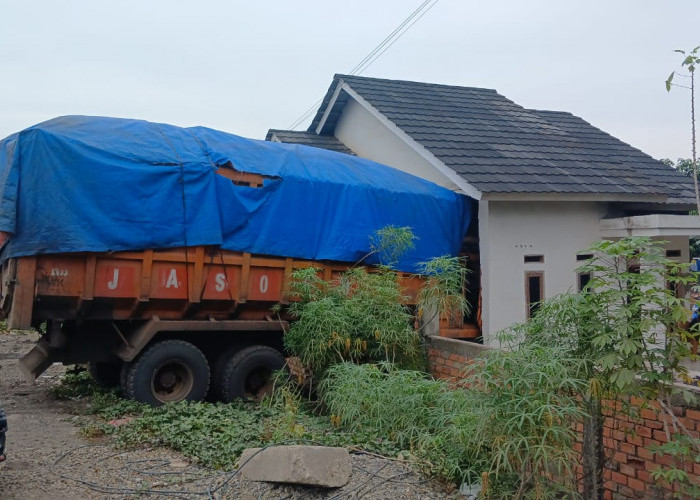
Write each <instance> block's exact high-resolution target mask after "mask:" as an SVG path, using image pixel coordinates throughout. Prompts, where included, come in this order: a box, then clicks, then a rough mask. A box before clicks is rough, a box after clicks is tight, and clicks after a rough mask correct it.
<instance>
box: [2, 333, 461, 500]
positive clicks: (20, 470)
mask: <svg viewBox="0 0 700 500" xmlns="http://www.w3.org/2000/svg"><path fill="white" fill-rule="evenodd" d="M36 338H37V335H36V334H35V333H27V332H0V406H2V407H3V408H4V409H5V411H6V413H7V418H8V428H9V430H8V433H7V460H6V461H5V462H4V463H2V464H0V498H2V499H22V500H34V499H36V500H39V499H41V500H45V499H52V500H62V499H71V500H75V499H82V498H90V499H101V498H110V499H112V498H114V499H116V498H119V499H122V498H146V497H147V498H227V499H228V498H231V499H234V498H235V499H258V498H262V499H273V498H288V499H295V498H304V499H322V498H323V499H344V498H364V499H393V498H402V499H409V500H410V499H415V500H424V499H432V498H455V494H454V493H453V492H452V493H451V492H449V491H448V490H446V489H445V488H443V487H442V486H441V485H439V484H437V483H435V482H433V481H430V480H428V479H426V478H424V477H422V476H421V475H419V474H417V473H415V472H414V471H412V470H410V469H409V468H408V467H407V466H405V465H404V464H402V463H399V462H396V461H392V460H387V459H384V458H379V457H375V456H371V455H366V454H353V456H352V458H353V473H352V476H351V479H350V483H349V484H348V485H346V486H344V487H342V488H338V489H330V490H327V489H321V488H308V487H298V486H297V487H295V486H289V485H280V484H274V483H252V482H249V481H243V480H240V478H238V477H237V475H236V471H212V470H208V469H205V468H202V467H199V466H197V465H195V464H190V463H189V462H188V460H187V459H186V458H185V457H183V456H182V455H180V454H179V453H176V452H174V451H172V450H167V449H162V448H144V449H138V450H129V451H124V450H120V449H117V448H115V447H113V446H112V445H111V444H110V442H109V441H107V440H102V441H93V440H88V439H86V438H84V437H83V436H82V435H81V434H80V429H79V427H78V425H77V424H78V420H79V418H80V417H76V414H79V413H80V410H81V408H82V407H84V406H85V405H86V401H59V400H56V399H55V398H53V396H52V395H51V393H50V388H51V386H52V385H54V384H56V383H57V382H58V380H59V379H60V377H61V376H62V375H63V373H64V372H65V368H64V367H63V366H60V365H53V366H52V367H51V368H50V369H49V370H47V372H46V373H45V374H44V375H42V376H41V377H40V378H39V379H38V380H37V382H36V384H34V385H30V384H27V383H26V382H24V380H23V379H22V377H21V374H20V373H19V369H18V368H17V359H18V358H19V357H21V356H22V355H23V354H24V353H26V352H27V351H29V350H30V349H31V347H32V345H33V343H34V342H35V340H36Z"/></svg>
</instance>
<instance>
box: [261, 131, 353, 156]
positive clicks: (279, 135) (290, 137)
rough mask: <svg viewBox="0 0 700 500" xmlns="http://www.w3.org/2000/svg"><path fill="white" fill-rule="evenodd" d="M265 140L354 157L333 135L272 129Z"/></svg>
mask: <svg viewBox="0 0 700 500" xmlns="http://www.w3.org/2000/svg"><path fill="white" fill-rule="evenodd" d="M265 140H267V141H271V140H278V141H279V142H287V143H291V144H303V145H304V146H312V147H314V148H322V149H330V150H331V151H337V152H339V153H346V154H349V155H354V154H355V153H353V152H352V150H351V149H350V148H348V147H347V146H346V145H345V144H343V143H342V142H340V141H339V140H338V139H336V138H335V137H334V136H332V135H318V134H315V133H313V132H306V131H295V130H277V129H272V128H271V129H270V130H268V132H267V136H266V137H265Z"/></svg>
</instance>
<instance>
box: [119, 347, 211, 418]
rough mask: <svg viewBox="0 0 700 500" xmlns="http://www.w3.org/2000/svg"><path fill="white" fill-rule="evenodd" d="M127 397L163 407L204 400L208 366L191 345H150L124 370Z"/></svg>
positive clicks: (207, 382) (207, 383)
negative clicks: (179, 402)
mask: <svg viewBox="0 0 700 500" xmlns="http://www.w3.org/2000/svg"><path fill="white" fill-rule="evenodd" d="M125 379H126V380H125V381H124V382H125V383H124V386H125V391H124V392H125V395H126V397H128V398H130V399H134V400H136V401H139V402H141V403H147V404H149V405H151V406H160V405H162V404H165V403H176V402H178V401H202V400H203V399H204V397H205V396H206V395H207V389H208V388H209V365H208V363H207V359H206V358H205V357H204V354H202V351H200V350H199V349H197V348H196V347H195V346H194V345H192V344H190V343H189V342H184V341H182V340H164V341H162V342H158V343H156V344H153V345H151V346H150V347H148V348H147V349H146V350H144V351H143V352H142V353H141V354H139V356H138V357H137V358H136V359H134V361H132V362H131V363H130V364H129V366H128V368H127V369H126V370H125Z"/></svg>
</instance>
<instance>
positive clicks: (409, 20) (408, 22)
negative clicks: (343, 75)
mask: <svg viewBox="0 0 700 500" xmlns="http://www.w3.org/2000/svg"><path fill="white" fill-rule="evenodd" d="M439 1H440V0H424V1H423V3H421V4H420V5H419V6H418V7H417V8H416V9H415V10H414V11H413V12H411V13H410V14H409V15H408V17H406V19H404V20H403V21H402V22H401V24H399V25H398V26H397V27H396V28H394V30H393V31H392V32H391V33H389V34H388V35H387V36H386V37H385V38H384V40H382V41H381V42H379V44H378V45H377V46H376V47H374V49H372V50H371V51H370V52H369V54H367V55H366V56H365V57H363V58H362V60H361V61H360V62H359V63H357V64H356V65H355V67H354V68H352V69H351V70H350V71H349V73H348V74H349V75H352V76H355V75H361V74H362V73H363V72H364V71H365V70H366V69H367V68H369V67H370V66H371V65H372V64H373V63H374V62H375V61H376V60H377V59H379V57H381V56H382V54H384V52H386V51H387V50H389V48H390V47H391V46H392V45H394V44H395V43H396V41H397V40H399V39H400V38H401V37H402V36H403V35H405V34H406V32H407V31H408V30H410V29H411V28H412V27H413V26H414V25H415V24H416V23H417V22H418V21H419V20H420V19H421V18H422V17H423V16H424V15H425V14H427V13H428V12H429V11H430V10H431V9H432V8H433V7H435V5H436V4H437V3H438V2H439ZM322 102H323V99H319V100H318V101H316V102H315V103H314V104H313V105H312V106H311V107H310V108H309V109H307V110H306V111H305V112H304V113H302V114H301V116H299V117H298V118H297V119H296V120H294V121H293V122H292V124H291V125H289V127H288V128H289V129H290V130H294V129H295V128H296V127H298V126H299V125H300V124H301V123H302V122H304V121H305V120H306V119H307V118H308V117H309V116H311V114H313V113H314V111H315V110H316V109H317V108H318V106H319V105H320V104H321V103H322Z"/></svg>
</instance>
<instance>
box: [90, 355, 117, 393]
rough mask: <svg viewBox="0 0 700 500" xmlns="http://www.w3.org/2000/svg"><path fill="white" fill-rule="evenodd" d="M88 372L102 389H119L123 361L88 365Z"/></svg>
mask: <svg viewBox="0 0 700 500" xmlns="http://www.w3.org/2000/svg"><path fill="white" fill-rule="evenodd" d="M88 371H89V372H90V375H92V379H93V380H94V381H95V383H96V384H97V385H101V386H102V387H117V386H118V385H119V375H120V373H121V371H122V362H121V361H105V362H92V361H91V362H90V363H88Z"/></svg>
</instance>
